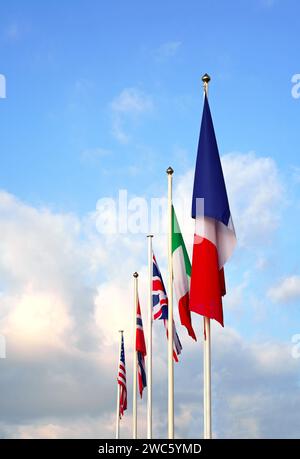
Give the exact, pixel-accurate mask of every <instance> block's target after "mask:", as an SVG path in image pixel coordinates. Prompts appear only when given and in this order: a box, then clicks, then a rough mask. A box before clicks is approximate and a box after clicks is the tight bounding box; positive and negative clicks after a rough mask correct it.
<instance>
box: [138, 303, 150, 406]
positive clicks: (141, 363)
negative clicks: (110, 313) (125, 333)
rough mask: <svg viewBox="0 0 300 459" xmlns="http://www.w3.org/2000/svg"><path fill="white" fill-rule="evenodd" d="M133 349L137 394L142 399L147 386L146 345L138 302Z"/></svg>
mask: <svg viewBox="0 0 300 459" xmlns="http://www.w3.org/2000/svg"><path fill="white" fill-rule="evenodd" d="M135 348H136V353H137V363H138V380H139V392H140V395H141V397H142V396H143V390H144V388H145V387H146V386H147V379H146V370H145V356H146V344H145V337H144V330H143V322H142V315H141V308H140V302H138V307H137V312H136V344H135Z"/></svg>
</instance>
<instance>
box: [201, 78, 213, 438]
mask: <svg viewBox="0 0 300 459" xmlns="http://www.w3.org/2000/svg"><path fill="white" fill-rule="evenodd" d="M202 81H203V89H204V95H205V94H206V96H207V97H208V83H209V82H210V76H209V75H208V74H207V73H205V75H203V77H202ZM204 205H205V203H204ZM203 325H204V349H203V353H204V356H203V379H204V389H203V411H204V438H205V439H211V438H212V429H211V335H210V318H208V317H204V318H203Z"/></svg>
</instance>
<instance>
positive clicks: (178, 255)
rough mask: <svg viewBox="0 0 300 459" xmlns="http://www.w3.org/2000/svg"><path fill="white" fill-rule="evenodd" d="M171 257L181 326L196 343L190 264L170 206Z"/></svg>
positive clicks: (173, 211)
mask: <svg viewBox="0 0 300 459" xmlns="http://www.w3.org/2000/svg"><path fill="white" fill-rule="evenodd" d="M172 257H173V284H174V290H175V296H176V300H177V302H178V309H179V316H180V321H181V324H182V325H184V326H185V327H186V329H187V331H188V334H189V335H190V336H191V337H192V338H193V339H194V340H196V341H197V338H196V335H195V332H194V330H193V327H192V322H191V312H190V308H189V301H190V295H189V291H190V279H191V262H190V259H189V256H188V253H187V250H186V247H185V244H184V240H183V237H182V234H181V231H180V227H179V225H178V221H177V217H176V214H175V210H174V207H173V206H172Z"/></svg>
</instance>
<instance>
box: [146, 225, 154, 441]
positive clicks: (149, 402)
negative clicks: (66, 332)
mask: <svg viewBox="0 0 300 459" xmlns="http://www.w3.org/2000/svg"><path fill="white" fill-rule="evenodd" d="M147 238H148V282H149V284H148V349H147V360H148V366H147V368H148V374H147V386H148V387H147V389H148V390H147V396H148V399H147V438H148V439H151V438H152V323H153V319H152V315H153V314H152V238H153V235H152V234H149V235H148V236H147Z"/></svg>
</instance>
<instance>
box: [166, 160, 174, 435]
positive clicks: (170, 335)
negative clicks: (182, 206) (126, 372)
mask: <svg viewBox="0 0 300 459" xmlns="http://www.w3.org/2000/svg"><path fill="white" fill-rule="evenodd" d="M166 172H167V175H168V270H169V276H168V438H169V439H173V438H174V361H173V336H174V330H173V328H174V327H173V264H172V175H173V172H174V171H173V169H172V167H168V169H167V171H166Z"/></svg>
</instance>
